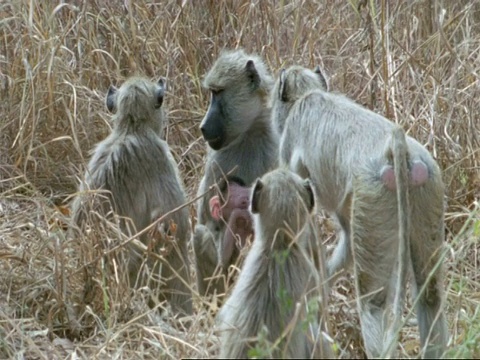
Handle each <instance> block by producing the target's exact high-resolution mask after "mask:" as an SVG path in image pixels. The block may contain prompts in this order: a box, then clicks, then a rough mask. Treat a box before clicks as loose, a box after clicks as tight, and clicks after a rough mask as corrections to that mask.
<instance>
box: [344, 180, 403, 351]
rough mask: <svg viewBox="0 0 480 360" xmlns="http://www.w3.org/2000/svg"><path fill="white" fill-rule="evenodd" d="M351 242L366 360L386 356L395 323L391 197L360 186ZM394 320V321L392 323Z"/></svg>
mask: <svg viewBox="0 0 480 360" xmlns="http://www.w3.org/2000/svg"><path fill="white" fill-rule="evenodd" d="M351 214H352V217H351V238H352V255H353V260H354V274H355V281H356V287H357V303H358V308H359V312H360V324H361V329H362V336H363V340H364V343H365V349H366V352H367V356H368V357H369V358H372V357H381V356H389V355H390V354H388V353H387V352H388V350H389V348H390V347H391V346H392V342H393V341H395V339H396V334H397V332H398V330H399V329H397V328H395V329H394V327H395V325H396V324H398V323H399V321H398V320H397V318H396V316H397V317H399V316H400V314H394V313H393V304H392V303H393V297H394V293H395V289H394V284H395V273H396V265H397V254H398V221H397V219H398V217H397V208H396V199H395V194H393V193H386V192H385V191H384V189H383V188H382V187H379V186H375V185H374V184H370V183H362V184H361V186H358V187H357V189H355V193H354V199H353V203H352V212H351ZM395 320H397V321H395Z"/></svg>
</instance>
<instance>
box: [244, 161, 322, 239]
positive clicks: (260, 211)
mask: <svg viewBox="0 0 480 360" xmlns="http://www.w3.org/2000/svg"><path fill="white" fill-rule="evenodd" d="M251 199H252V200H251V212H252V214H257V215H256V216H255V217H256V218H255V226H257V225H258V226H260V227H261V229H258V230H259V231H260V232H261V233H264V234H265V233H267V234H269V235H270V236H269V238H273V235H274V234H275V233H276V232H277V231H278V230H279V229H284V231H286V232H287V233H293V234H294V235H295V234H298V233H299V232H300V231H301V230H302V229H303V227H304V226H305V225H306V224H307V222H308V221H309V216H308V215H309V214H311V213H312V212H313V208H314V206H315V198H314V195H313V188H312V185H311V183H310V180H308V179H302V178H301V177H300V176H299V175H297V174H295V173H293V172H291V171H289V170H287V169H276V170H274V171H271V172H269V173H267V174H265V175H264V176H263V177H262V178H261V179H258V180H257V181H256V183H255V185H254V187H253V190H252V196H251Z"/></svg>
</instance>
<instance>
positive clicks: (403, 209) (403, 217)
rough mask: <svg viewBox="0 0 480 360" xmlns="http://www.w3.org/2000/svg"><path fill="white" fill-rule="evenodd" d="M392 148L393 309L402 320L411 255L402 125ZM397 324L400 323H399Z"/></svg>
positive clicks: (406, 156)
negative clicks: (395, 219) (394, 188)
mask: <svg viewBox="0 0 480 360" xmlns="http://www.w3.org/2000/svg"><path fill="white" fill-rule="evenodd" d="M390 146H391V150H392V153H393V166H394V169H395V182H396V184H397V204H398V205H397V206H398V237H399V244H398V277H397V284H396V286H395V289H396V294H395V300H394V301H395V302H394V305H393V310H394V314H395V318H396V319H395V320H396V321H398V322H400V318H401V314H402V312H403V304H404V299H405V295H406V294H405V292H406V289H405V287H406V280H407V274H408V260H409V256H410V206H409V189H408V175H409V174H408V147H407V141H406V138H405V132H404V131H403V129H402V128H401V127H396V128H395V129H394V130H393V131H392V140H391V144H390ZM396 325H399V324H398V323H397V324H396Z"/></svg>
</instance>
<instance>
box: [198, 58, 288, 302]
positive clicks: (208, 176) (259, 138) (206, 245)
mask: <svg viewBox="0 0 480 360" xmlns="http://www.w3.org/2000/svg"><path fill="white" fill-rule="evenodd" d="M272 84H273V79H272V77H271V75H270V73H269V71H268V69H267V67H266V65H265V64H264V63H263V61H262V60H261V59H260V58H259V57H258V56H254V55H248V54H246V53H245V52H244V51H243V50H235V51H225V52H223V53H222V54H221V55H220V57H219V58H218V59H217V61H216V62H215V63H214V65H213V67H212V68H211V69H210V70H209V71H208V73H207V75H206V76H205V79H204V82H203V85H204V87H205V88H207V89H208V90H209V91H210V92H211V101H210V106H209V108H208V111H207V114H206V115H205V118H204V119H203V120H202V123H201V124H200V129H201V131H202V134H203V137H204V139H205V140H206V141H207V143H208V145H209V147H210V148H209V149H208V153H207V163H206V166H205V174H204V176H203V178H202V180H201V182H200V185H199V189H198V194H204V193H206V192H207V191H208V189H209V188H210V187H211V186H212V185H213V184H215V182H217V181H219V180H220V179H222V178H223V177H224V176H225V175H226V174H231V175H235V176H237V177H240V178H241V179H242V180H243V181H244V182H245V184H246V186H248V187H249V186H250V185H251V184H252V183H253V181H254V180H255V179H256V178H257V177H260V176H262V175H263V174H264V173H266V172H267V171H268V170H270V169H273V168H275V167H276V165H277V157H278V141H277V136H276V133H275V131H274V130H273V129H272V126H271V119H270V108H269V107H268V106H267V103H268V98H269V94H270V88H271V86H272ZM210 198H211V194H209V195H207V196H206V198H205V197H203V198H201V199H200V200H199V201H198V204H197V221H198V224H197V226H196V227H195V234H194V236H193V246H194V251H195V260H196V262H195V264H196V269H197V284H198V291H199V293H200V294H201V295H208V294H213V293H214V292H215V291H216V292H217V294H223V293H224V292H225V288H224V282H225V279H224V278H222V276H225V275H226V270H227V269H228V266H229V265H230V264H231V262H230V263H226V264H222V265H223V266H220V265H221V264H220V259H221V254H220V252H221V249H220V245H221V243H222V240H223V239H224V234H225V230H226V226H225V224H224V222H222V221H219V220H216V219H214V218H213V217H212V216H211V213H210V211H209V207H208V201H209V200H208V199H210ZM217 269H219V270H220V271H219V272H220V275H222V276H217V277H216V278H213V279H212V277H214V276H215V275H217V271H216V270H217Z"/></svg>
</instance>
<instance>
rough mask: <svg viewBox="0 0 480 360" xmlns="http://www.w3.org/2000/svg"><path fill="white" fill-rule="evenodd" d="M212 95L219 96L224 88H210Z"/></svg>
mask: <svg viewBox="0 0 480 360" xmlns="http://www.w3.org/2000/svg"><path fill="white" fill-rule="evenodd" d="M210 92H211V93H212V96H218V95H220V94H221V93H222V92H223V89H210Z"/></svg>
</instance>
